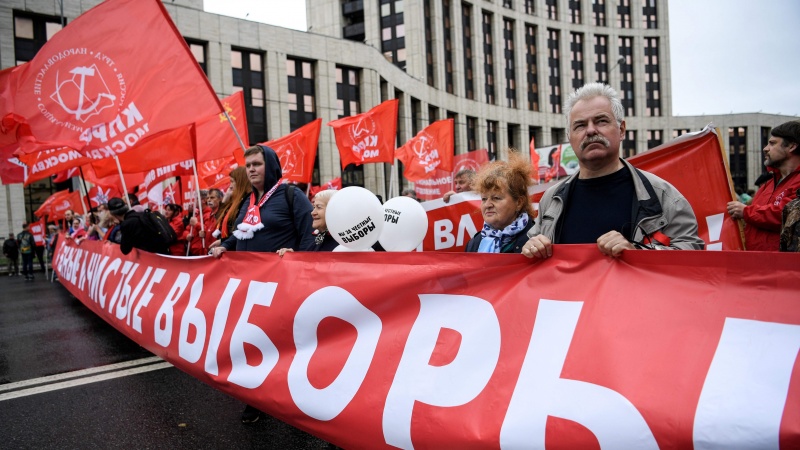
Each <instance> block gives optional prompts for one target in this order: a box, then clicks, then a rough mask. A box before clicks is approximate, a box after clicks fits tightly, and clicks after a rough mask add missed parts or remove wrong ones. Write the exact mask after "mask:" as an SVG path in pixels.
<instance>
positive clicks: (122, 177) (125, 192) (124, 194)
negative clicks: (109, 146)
mask: <svg viewBox="0 0 800 450" xmlns="http://www.w3.org/2000/svg"><path fill="white" fill-rule="evenodd" d="M114 162H115V163H117V171H118V172H119V180H120V181H121V182H122V191H123V192H122V198H124V199H125V204H127V205H128V208H130V207H131V200H130V199H129V198H128V186H126V185H125V175H123V174H122V166H121V165H119V157H118V156H117V155H114Z"/></svg>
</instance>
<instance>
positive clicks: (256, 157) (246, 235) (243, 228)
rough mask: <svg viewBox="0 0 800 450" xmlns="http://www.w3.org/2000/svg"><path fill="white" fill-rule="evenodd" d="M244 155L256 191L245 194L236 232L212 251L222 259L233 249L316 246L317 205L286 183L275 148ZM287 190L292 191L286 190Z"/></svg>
mask: <svg viewBox="0 0 800 450" xmlns="http://www.w3.org/2000/svg"><path fill="white" fill-rule="evenodd" d="M244 157H245V168H246V170H247V178H248V180H249V181H250V184H251V185H252V188H253V191H252V192H251V193H250V195H249V197H245V201H244V203H243V205H242V208H241V210H240V211H239V215H238V216H237V218H236V221H235V222H234V228H235V230H234V232H233V234H232V235H231V236H230V237H228V238H227V239H225V240H223V241H222V243H221V244H220V246H219V247H214V248H213V249H212V250H211V252H212V254H213V255H214V256H215V257H216V258H219V257H220V256H222V254H223V253H225V252H229V251H240V252H241V251H245V252H271V253H274V252H277V251H278V250H280V249H281V248H291V249H294V250H296V251H297V250H305V249H307V248H310V247H311V246H313V245H314V236H313V234H312V228H311V210H312V209H313V207H312V206H311V202H309V201H308V198H307V197H306V196H305V194H304V193H303V192H301V191H300V190H299V189H296V188H295V187H294V186H293V185H291V184H284V183H283V180H282V171H281V163H280V160H279V159H278V155H277V154H276V153H275V150H273V149H271V148H269V147H266V146H261V145H256V146H253V147H250V148H248V149H247V151H245V153H244ZM287 189H290V192H286V190H287ZM290 195H291V196H292V197H293V198H292V199H291V200H290V199H289V196H290ZM290 201H291V203H292V205H291V209H290V207H289V202H290Z"/></svg>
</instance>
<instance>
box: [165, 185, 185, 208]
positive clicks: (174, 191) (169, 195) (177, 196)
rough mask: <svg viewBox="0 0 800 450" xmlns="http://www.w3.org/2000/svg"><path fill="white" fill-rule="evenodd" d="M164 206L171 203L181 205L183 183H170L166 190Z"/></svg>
mask: <svg viewBox="0 0 800 450" xmlns="http://www.w3.org/2000/svg"><path fill="white" fill-rule="evenodd" d="M163 196H164V204H165V205H168V204H170V203H175V204H178V205H180V204H181V182H180V180H175V181H173V182H172V183H170V184H169V185H168V186H167V187H165V188H164V193H163Z"/></svg>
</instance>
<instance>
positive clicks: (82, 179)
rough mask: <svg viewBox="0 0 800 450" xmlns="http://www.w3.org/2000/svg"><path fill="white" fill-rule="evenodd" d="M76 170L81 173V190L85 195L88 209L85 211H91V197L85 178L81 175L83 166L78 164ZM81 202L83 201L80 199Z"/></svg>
mask: <svg viewBox="0 0 800 450" xmlns="http://www.w3.org/2000/svg"><path fill="white" fill-rule="evenodd" d="M78 170H79V171H80V173H81V183H82V184H83V192H84V195H86V201H87V202H88V203H89V211H87V212H89V213H91V212H92V211H91V209H92V199H90V198H89V189H86V178H84V177H83V166H78ZM82 202H83V200H81V203H82Z"/></svg>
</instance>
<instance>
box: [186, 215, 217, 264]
mask: <svg viewBox="0 0 800 450" xmlns="http://www.w3.org/2000/svg"><path fill="white" fill-rule="evenodd" d="M203 226H204V227H205V232H206V238H205V244H206V245H205V246H203V239H202V238H200V236H199V234H200V230H201V228H200V224H199V223H198V224H197V225H195V226H191V225H189V226H188V227H186V236H188V235H189V234H190V233H191V235H192V240H191V241H190V242H189V254H190V255H192V256H202V255H206V254H208V246H209V245H211V243H212V242H214V241H215V240H216V239H215V238H214V237H213V236H211V233H213V232H214V229H215V228H216V227H217V218H216V217H214V213H212V212H211V210H210V209H209V208H203ZM187 239H188V237H187Z"/></svg>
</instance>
